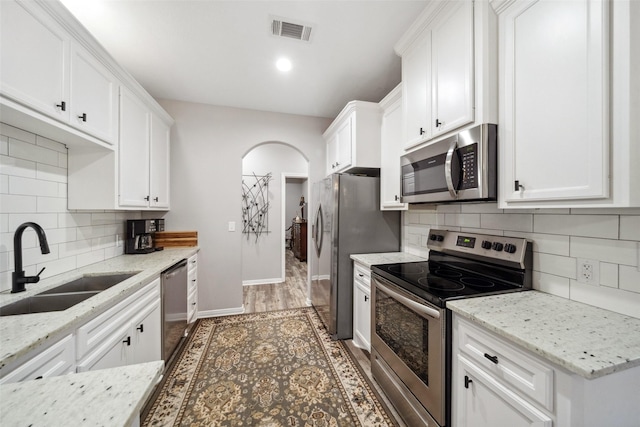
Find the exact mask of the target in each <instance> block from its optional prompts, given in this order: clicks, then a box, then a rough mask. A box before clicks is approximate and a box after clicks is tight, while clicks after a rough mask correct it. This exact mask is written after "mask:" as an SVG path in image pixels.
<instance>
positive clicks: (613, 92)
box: [493, 0, 640, 208]
mask: <svg viewBox="0 0 640 427" xmlns="http://www.w3.org/2000/svg"><path fill="white" fill-rule="evenodd" d="M493 5H494V7H496V11H497V12H498V13H499V50H500V55H499V57H500V64H499V68H500V86H499V105H500V113H499V114H500V125H499V127H498V132H499V141H500V153H499V158H500V170H499V182H500V185H499V204H500V207H501V208H545V207H598V206H602V207H626V206H640V188H639V187H640V184H639V183H640V179H639V178H640V175H639V173H638V171H637V169H638V168H637V167H634V166H633V165H634V164H635V165H637V164H638V162H639V161H640V152H639V150H638V149H637V141H638V138H639V137H640V135H638V132H637V127H636V128H634V127H633V126H634V125H632V123H633V122H634V121H637V117H639V116H640V107H638V105H639V102H638V101H640V99H639V98H640V96H639V92H638V90H637V87H638V86H637V75H636V77H635V79H636V80H635V82H634V80H633V79H634V77H631V76H632V75H633V74H634V72H633V69H634V67H635V68H637V67H638V66H639V64H640V62H639V61H640V55H639V54H638V47H639V45H640V40H639V39H638V38H637V37H636V38H634V37H632V34H631V26H632V25H633V22H634V21H635V22H638V19H640V5H638V4H637V2H608V1H595V0H580V1H570V2H568V1H567V2H564V1H561V2H559V1H544V0H522V1H517V2H498V1H496V2H494V3H493ZM634 85H635V88H636V90H635V91H634V89H633V88H634ZM633 117H635V119H634V118H633ZM634 129H636V131H635V134H634ZM634 144H635V147H634Z"/></svg>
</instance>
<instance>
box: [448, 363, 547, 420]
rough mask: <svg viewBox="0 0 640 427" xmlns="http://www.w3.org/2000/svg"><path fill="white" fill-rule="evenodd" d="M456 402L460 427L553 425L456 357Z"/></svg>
mask: <svg viewBox="0 0 640 427" xmlns="http://www.w3.org/2000/svg"><path fill="white" fill-rule="evenodd" d="M458 368H459V371H458V373H459V374H458V376H457V377H456V378H455V379H454V381H457V382H458V384H456V386H457V389H458V390H460V391H459V393H458V399H457V401H456V402H455V405H456V414H455V415H454V418H457V424H456V425H458V426H460V427H465V426H468V427H495V426H509V427H552V426H553V421H552V419H551V418H549V417H548V416H547V415H545V414H544V413H543V412H541V411H539V410H537V409H536V408H535V407H533V406H532V405H531V404H530V403H528V402H527V401H526V400H524V399H522V398H521V397H520V396H518V395H516V394H515V393H513V392H512V391H511V390H509V389H508V388H506V387H505V386H504V385H502V384H500V383H499V382H497V381H495V380H494V379H493V378H491V376H489V375H487V374H486V373H484V372H483V371H482V370H481V369H479V368H476V367H475V365H473V363H471V362H469V361H468V360H466V359H465V358H464V357H462V356H458Z"/></svg>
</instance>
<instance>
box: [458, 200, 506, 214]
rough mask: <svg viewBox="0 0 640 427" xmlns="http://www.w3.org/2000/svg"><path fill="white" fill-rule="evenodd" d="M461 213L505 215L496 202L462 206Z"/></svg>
mask: <svg viewBox="0 0 640 427" xmlns="http://www.w3.org/2000/svg"><path fill="white" fill-rule="evenodd" d="M460 209H461V212H462V213H463V214H464V213H491V214H497V213H503V210H502V209H498V203H496V202H490V203H489V202H484V203H465V204H463V205H460Z"/></svg>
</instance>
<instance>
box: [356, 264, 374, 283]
mask: <svg viewBox="0 0 640 427" xmlns="http://www.w3.org/2000/svg"><path fill="white" fill-rule="evenodd" d="M353 277H354V279H356V280H359V281H361V282H363V283H364V284H366V285H367V286H371V270H370V269H368V268H367V267H365V266H363V265H361V264H357V263H355V264H353Z"/></svg>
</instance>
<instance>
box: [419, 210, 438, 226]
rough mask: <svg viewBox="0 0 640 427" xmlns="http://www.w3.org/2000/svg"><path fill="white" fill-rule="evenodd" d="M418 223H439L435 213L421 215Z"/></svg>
mask: <svg viewBox="0 0 640 427" xmlns="http://www.w3.org/2000/svg"><path fill="white" fill-rule="evenodd" d="M418 221H419V223H420V224H429V225H431V224H437V223H438V215H437V214H436V213H435V212H433V213H421V214H420V216H419V218H418Z"/></svg>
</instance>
